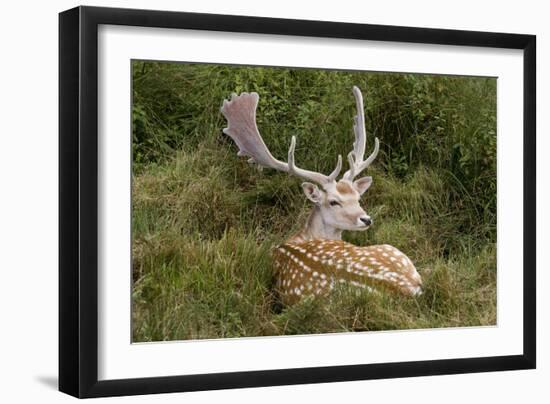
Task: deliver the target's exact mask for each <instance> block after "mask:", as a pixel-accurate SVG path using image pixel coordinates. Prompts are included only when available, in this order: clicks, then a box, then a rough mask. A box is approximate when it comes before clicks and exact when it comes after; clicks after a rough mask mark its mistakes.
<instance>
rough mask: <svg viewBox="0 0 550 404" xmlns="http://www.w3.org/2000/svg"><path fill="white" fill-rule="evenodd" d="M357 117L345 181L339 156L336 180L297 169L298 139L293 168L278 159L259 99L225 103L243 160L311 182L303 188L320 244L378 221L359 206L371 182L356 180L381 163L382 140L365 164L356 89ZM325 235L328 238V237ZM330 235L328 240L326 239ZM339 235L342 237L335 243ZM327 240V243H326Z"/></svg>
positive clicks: (239, 97) (291, 157) (292, 145)
mask: <svg viewBox="0 0 550 404" xmlns="http://www.w3.org/2000/svg"><path fill="white" fill-rule="evenodd" d="M353 94H354V96H355V101H356V106H357V115H356V116H355V118H354V126H353V130H354V132H355V142H354V144H353V150H352V151H351V152H350V153H349V154H348V162H349V166H350V167H349V170H348V171H346V172H345V173H344V175H343V177H342V179H340V180H338V181H337V177H338V175H339V174H340V170H341V169H342V156H338V162H337V164H336V168H335V169H334V171H333V172H332V173H331V174H330V175H328V176H327V175H324V174H322V173H318V172H314V171H309V170H305V169H302V168H299V167H297V166H296V164H295V160H294V150H295V148H296V137H295V136H292V139H291V142H290V148H289V150H288V159H287V161H288V162H286V163H285V162H283V161H280V160H277V159H276V158H274V157H273V156H272V155H271V153H270V151H269V149H268V148H267V146H266V145H265V143H264V141H263V139H262V137H261V135H260V132H259V131H258V127H257V125H256V107H257V105H258V100H259V96H258V94H257V93H242V94H240V95H236V94H233V95H232V97H231V100H229V101H228V100H224V102H223V106H222V108H221V112H222V114H223V115H224V116H225V118H226V119H227V122H228V125H227V128H225V129H223V132H224V133H225V134H227V135H229V136H230V137H231V138H232V139H233V140H234V142H235V143H236V144H237V146H238V147H239V152H238V155H239V156H248V157H249V161H250V162H255V163H257V164H259V165H261V166H263V167H268V168H272V169H275V170H279V171H283V172H286V173H289V174H293V175H296V176H298V177H301V178H303V179H305V180H307V182H304V183H303V184H302V188H303V190H304V193H305V195H306V197H307V198H308V199H309V200H310V201H311V202H313V204H314V205H315V210H314V214H315V220H317V221H320V223H318V224H317V226H318V227H319V226H321V227H322V230H321V237H320V238H339V235H340V233H341V231H342V230H366V229H367V228H368V227H369V226H370V225H371V224H372V219H371V218H370V216H368V215H367V213H366V212H365V210H364V209H363V208H362V207H361V205H360V204H359V200H360V198H361V196H362V195H363V194H364V193H365V191H366V190H367V189H368V188H369V187H370V186H371V184H372V178H371V177H368V176H367V177H362V178H359V179H357V180H355V177H357V176H358V175H359V174H360V173H361V172H362V171H364V170H365V169H366V168H367V167H368V166H369V165H370V164H371V163H372V162H373V160H374V159H375V158H376V155H377V154H378V150H379V141H378V138H375V144H374V151H373V152H372V154H371V155H370V156H369V157H368V158H367V159H366V160H364V159H363V158H364V154H365V146H366V131H365V118H364V111H363V97H362V95H361V91H360V90H359V88H357V87H355V86H354V87H353ZM323 232H324V233H323ZM325 233H326V234H325ZM330 234H336V235H337V236H336V237H330V236H329V235H330ZM323 236H324V237H323Z"/></svg>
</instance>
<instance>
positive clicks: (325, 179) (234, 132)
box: [221, 86, 422, 304]
mask: <svg viewBox="0 0 550 404" xmlns="http://www.w3.org/2000/svg"><path fill="white" fill-rule="evenodd" d="M353 94H354V96H355V101H356V107H357V115H356V116H355V117H354V126H353V130H354V132H355V142H354V144H353V150H352V151H351V152H350V153H349V154H348V156H347V157H348V162H349V170H347V171H346V172H345V173H344V175H343V177H342V179H340V180H338V181H337V177H338V175H339V173H340V170H341V168H342V156H338V163H337V165H336V168H335V169H334V171H333V172H332V173H331V174H330V175H328V176H327V175H324V174H321V173H318V172H314V171H309V170H305V169H302V168H299V167H297V166H296V164H295V161H294V149H295V147H296V137H295V136H292V140H291V142H290V148H289V150H288V162H286V163H285V162H283V161H280V160H277V159H275V158H274V157H273V156H272V155H271V153H270V151H269V149H268V148H267V146H266V145H265V143H264V141H263V139H262V137H261V135H260V132H259V131H258V128H257V126H256V107H257V105H258V100H259V96H258V94H257V93H242V94H240V95H236V94H233V95H232V96H231V99H230V100H229V101H228V100H224V102H223V106H222V108H221V112H222V114H223V115H224V116H225V118H226V119H227V123H228V124H227V128H224V129H223V133H225V134H227V135H229V136H230V137H231V138H232V139H233V141H234V142H235V143H236V144H237V146H238V148H239V152H238V153H237V154H238V155H239V156H247V157H249V161H250V162H255V163H257V164H259V165H260V166H263V167H267V168H272V169H275V170H279V171H283V172H286V173H289V174H293V175H296V176H298V177H301V178H304V179H306V180H308V181H311V182H304V183H303V184H302V188H303V190H304V193H305V195H306V197H307V198H308V199H309V200H310V201H311V202H313V205H314V206H313V210H312V211H311V214H310V216H309V218H308V220H307V222H306V224H305V225H304V227H303V228H302V230H300V231H299V232H298V233H296V234H294V235H293V236H291V237H290V238H289V239H287V240H286V242H285V243H283V244H281V245H279V246H276V247H275V248H274V250H273V265H274V275H275V284H276V288H277V291H278V293H279V295H280V298H281V301H282V302H283V303H285V304H293V303H296V302H297V301H299V300H300V299H301V297H303V296H305V295H326V294H328V293H329V292H330V291H331V290H332V289H333V288H334V287H335V285H337V284H339V283H345V284H348V285H352V286H353V287H358V288H364V289H367V290H369V291H378V289H380V288H382V289H386V290H393V291H396V292H399V293H403V294H406V295H416V294H419V293H421V285H422V279H421V277H420V275H419V274H418V272H417V271H416V268H415V266H414V265H413V263H412V262H411V260H410V259H409V258H408V257H407V256H406V255H405V254H403V253H402V252H401V251H399V250H398V249H397V248H395V247H393V246H391V245H373V246H365V247H359V246H355V245H353V244H350V243H347V242H345V241H343V240H342V231H344V230H356V231H364V230H366V229H368V228H369V227H370V226H371V225H372V219H371V217H370V216H369V215H367V213H366V212H365V211H364V210H363V208H362V207H361V206H360V204H359V199H360V198H361V196H362V195H363V194H364V193H365V191H367V189H368V188H369V187H370V186H371V184H372V177H370V176H367V177H362V178H359V179H357V180H356V179H355V177H357V176H358V175H359V174H360V173H361V172H362V171H363V170H365V169H366V168H367V167H368V166H369V165H370V164H371V163H372V162H373V161H374V159H375V158H376V156H377V154H378V150H379V147H380V143H379V140H378V138H375V139H374V151H373V152H372V154H371V155H370V156H369V157H368V158H367V159H366V160H364V159H363V158H364V154H365V147H366V131H365V118H364V107H363V97H362V94H361V91H360V90H359V88H357V87H356V86H354V87H353Z"/></svg>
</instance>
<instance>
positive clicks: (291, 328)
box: [132, 61, 496, 341]
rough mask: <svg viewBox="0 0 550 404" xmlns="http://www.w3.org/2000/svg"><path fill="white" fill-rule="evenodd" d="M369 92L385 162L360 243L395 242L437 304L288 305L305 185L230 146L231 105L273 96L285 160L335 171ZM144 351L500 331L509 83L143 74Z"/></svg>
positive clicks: (139, 324)
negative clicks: (281, 259) (151, 346)
mask: <svg viewBox="0 0 550 404" xmlns="http://www.w3.org/2000/svg"><path fill="white" fill-rule="evenodd" d="M353 85H357V86H359V87H360V88H361V89H362V91H363V96H364V99H365V110H366V112H365V117H366V124H367V133H368V134H369V135H368V138H367V143H368V144H367V148H368V150H370V149H371V148H372V144H373V137H374V135H376V136H378V137H379V138H380V141H381V151H380V154H379V156H378V158H377V160H376V161H375V163H374V164H373V166H372V168H369V170H368V171H369V175H372V176H373V178H374V184H373V186H372V187H371V188H370V189H369V191H368V192H367V193H366V194H365V196H364V197H363V205H364V206H365V207H366V210H367V212H368V213H369V214H370V215H371V216H373V217H374V222H375V225H374V226H373V227H372V228H371V229H369V230H368V231H367V232H357V233H352V232H347V233H345V234H344V239H345V240H347V241H349V242H352V243H354V244H357V245H369V244H378V243H387V244H392V245H394V246H396V247H398V248H399V249H400V250H402V251H403V252H405V253H406V254H407V255H408V256H409V257H410V258H411V259H412V260H413V262H414V263H415V264H416V266H417V268H418V270H419V272H420V274H421V275H422V276H423V279H424V284H425V288H424V294H423V295H421V296H419V297H417V298H411V297H402V296H396V295H391V294H369V293H368V292H359V291H357V290H355V289H345V288H340V289H337V290H335V291H334V292H333V293H332V294H331V295H330V296H328V297H325V298H306V299H304V300H303V301H302V302H300V303H299V304H297V305H295V306H293V307H282V306H281V305H280V304H279V303H278V302H277V300H276V298H275V296H274V294H273V291H272V285H271V282H272V277H271V265H270V250H271V248H272V247H273V246H275V245H276V244H277V243H280V242H281V241H283V240H284V239H285V238H286V237H287V236H289V235H290V234H291V233H292V232H293V231H296V230H298V228H299V227H300V226H301V225H302V223H303V222H304V220H305V218H306V217H307V214H308V212H309V209H310V205H309V203H308V202H307V201H306V199H305V197H304V196H303V194H302V190H301V187H300V183H301V181H300V180H299V179H297V178H295V177H290V176H287V175H285V174H282V173H279V172H274V171H272V170H268V169H266V170H259V169H257V168H256V167H255V166H251V165H249V164H248V163H246V160H245V159H240V158H238V157H237V156H236V151H237V148H236V146H235V145H234V144H233V143H232V141H231V140H230V139H229V138H228V137H227V136H225V135H223V134H222V133H221V129H222V128H223V127H224V126H225V120H224V119H223V116H222V115H221V113H220V112H219V108H220V106H221V103H222V100H223V99H224V98H227V97H228V96H229V95H230V94H231V93H232V92H236V93H239V92H242V91H256V92H258V93H259V94H260V103H259V107H258V113H257V121H258V126H259V128H260V131H261V133H262V135H263V137H264V139H265V141H266V143H267V144H268V147H269V148H270V149H271V151H272V152H273V154H274V155H275V156H276V157H279V158H281V159H284V158H285V156H286V153H287V150H288V145H289V141H290V137H291V136H292V135H296V136H297V140H298V144H297V148H296V160H297V164H298V165H300V166H301V167H304V168H308V169H313V170H316V171H322V172H325V173H329V172H330V171H332V169H333V168H334V164H335V162H336V158H337V155H338V154H342V155H343V156H345V155H347V153H348V152H349V151H350V150H351V147H352V142H353V132H352V117H353V115H354V114H355V103H354V98H353V95H352V92H351V88H352V86H353ZM133 102H134V104H133V159H134V167H133V194H132V202H133V229H132V231H133V279H134V285H133V338H134V341H158V340H174V339H198V338H227V337H240V336H258V335H282V334H305V333H324V332H341V331H352V330H356V331H364V330H388V329H406V328H433V327H456V326H475V325H491V324H495V323H496V135H495V133H496V80H495V79H490V78H473V77H451V76H430V75H412V74H382V73H364V72H337V71H319V70H307V69H282V68H258V67H236V66H233V67H231V66H215V65H199V64H175V63H155V62H138V61H136V62H134V63H133Z"/></svg>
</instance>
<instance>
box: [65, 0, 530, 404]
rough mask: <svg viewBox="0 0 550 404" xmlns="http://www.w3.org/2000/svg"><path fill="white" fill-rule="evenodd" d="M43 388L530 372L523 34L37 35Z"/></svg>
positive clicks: (75, 31)
mask: <svg viewBox="0 0 550 404" xmlns="http://www.w3.org/2000/svg"><path fill="white" fill-rule="evenodd" d="M59 32H60V35H59V41H60V42H59V47H60V48H59V79H60V87H59V97H60V105H59V128H60V129H59V139H60V140H59V147H60V161H59V165H60V174H59V178H60V195H59V200H60V223H59V226H60V229H59V231H60V243H59V244H60V251H59V254H60V255H59V260H60V265H59V293H60V294H59V388H60V390H61V391H63V392H65V393H68V394H70V395H73V396H76V397H100V396H115V395H132V394H148V393H161V392H183V391H194V390H209V389H225V388H238V387H256V386H273V385H285V384H299V383H322V382H334V381H347V380H360V379H378V378H394V377H410V376H426V375H440V374H453V373H467V372H486V371H499V370H514V369H532V368H535V363H536V361H535V358H536V354H535V352H536V342H535V301H536V297H535V257H536V247H535V246H536V243H535V118H536V116H535V99H536V96H535V65H536V63H535V57H536V56H535V55H536V54H535V52H536V50H535V48H536V46H535V44H536V42H535V37H534V36H532V35H520V34H504V33H488V32H470V31H454V30H443V29H425V28H411V27H396V26H379V25H365V24H349V23H339V22H326V21H307V20H284V19H272V18H260V17H245V16H227V15H212V14H195V13H181V12H166V11H148V10H126V9H109V8H94V7H78V8H75V9H71V10H68V11H65V12H63V13H61V14H60V17H59Z"/></svg>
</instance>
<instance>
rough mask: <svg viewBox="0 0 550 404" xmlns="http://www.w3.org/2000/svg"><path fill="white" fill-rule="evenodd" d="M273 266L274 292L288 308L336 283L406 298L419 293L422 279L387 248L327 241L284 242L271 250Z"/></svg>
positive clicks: (397, 253)
mask: <svg viewBox="0 0 550 404" xmlns="http://www.w3.org/2000/svg"><path fill="white" fill-rule="evenodd" d="M273 264H274V267H275V277H276V287H277V290H278V292H279V294H280V297H281V300H282V301H283V302H284V303H287V304H292V303H295V302H297V301H299V300H300V298H301V297H302V296H304V295H324V294H327V293H328V292H330V290H332V289H333V288H334V286H335V285H337V284H339V283H345V284H349V285H353V286H355V287H360V288H365V289H368V290H371V291H373V290H378V289H389V290H391V291H395V292H398V293H402V294H405V295H415V294H418V293H420V292H421V285H422V280H421V277H420V275H419V274H418V272H417V271H416V268H415V266H414V265H413V263H412V262H411V260H410V259H409V257H407V256H406V255H405V254H403V253H402V252H401V251H399V250H398V249H397V248H395V247H393V246H391V245H387V244H383V245H374V246H366V247H358V246H355V245H353V244H350V243H347V242H345V241H342V240H326V239H315V240H309V241H304V242H298V243H295V242H287V243H285V244H282V245H279V246H277V247H276V248H275V249H274V251H273Z"/></svg>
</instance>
